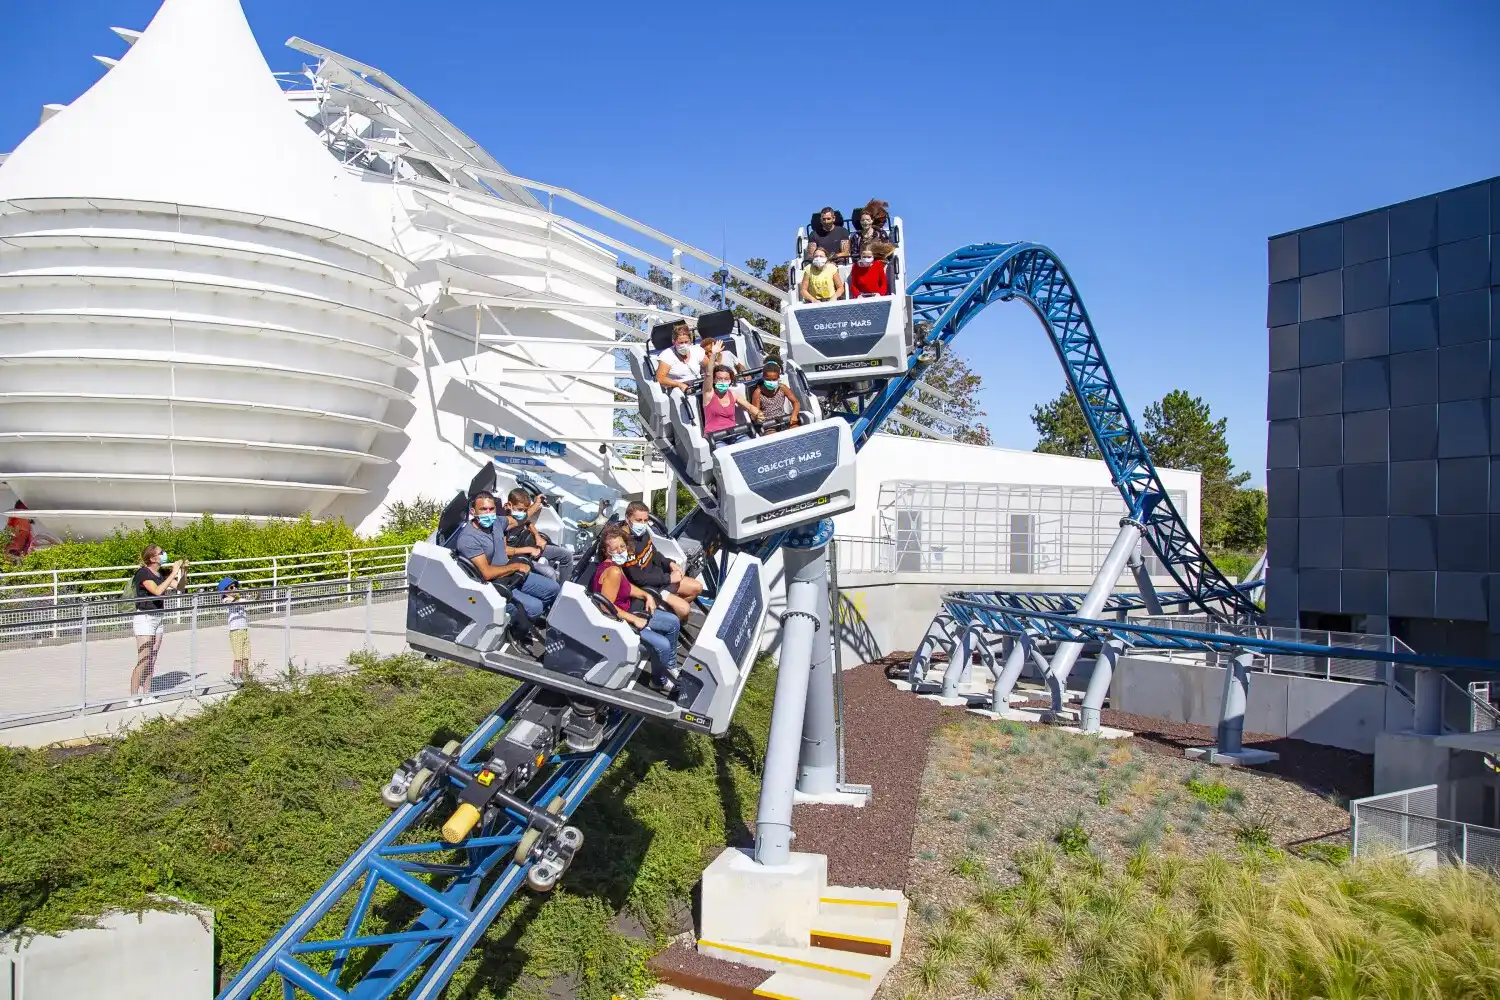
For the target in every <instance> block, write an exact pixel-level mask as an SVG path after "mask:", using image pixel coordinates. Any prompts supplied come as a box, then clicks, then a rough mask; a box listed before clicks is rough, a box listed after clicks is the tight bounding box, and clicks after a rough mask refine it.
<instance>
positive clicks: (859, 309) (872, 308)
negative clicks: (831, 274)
mask: <svg viewBox="0 0 1500 1000" xmlns="http://www.w3.org/2000/svg"><path fill="white" fill-rule="evenodd" d="M893 301H894V300H893V299H892V298H890V297H889V296H885V297H882V298H878V299H860V300H856V301H854V302H847V303H844V304H842V305H836V306H823V307H822V308H819V309H809V310H799V311H797V312H794V313H793V316H794V317H795V319H796V322H797V329H798V330H799V331H801V333H802V339H803V340H805V341H807V346H808V347H811V348H812V349H813V350H815V351H817V352H818V353H819V354H821V355H823V356H824V357H825V358H851V357H858V356H859V355H862V354H868V353H869V352H870V349H871V348H873V347H874V346H875V345H876V344H878V343H879V342H880V338H881V337H883V336H885V331H886V327H888V326H889V325H890V322H891V303H892V302H893Z"/></svg>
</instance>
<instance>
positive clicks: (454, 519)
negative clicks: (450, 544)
mask: <svg viewBox="0 0 1500 1000" xmlns="http://www.w3.org/2000/svg"><path fill="white" fill-rule="evenodd" d="M468 516H469V497H468V494H466V493H463V492H459V493H455V494H454V495H453V499H452V500H449V501H448V506H446V507H444V508H443V513H442V515H441V516H440V517H439V518H438V526H437V532H438V535H437V536H438V541H439V542H442V543H446V542H447V540H448V536H450V535H452V534H453V533H454V532H455V531H457V530H458V526H459V525H461V524H463V523H464V521H465V520H466V519H467V518H468Z"/></svg>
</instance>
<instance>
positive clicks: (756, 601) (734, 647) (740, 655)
mask: <svg viewBox="0 0 1500 1000" xmlns="http://www.w3.org/2000/svg"><path fill="white" fill-rule="evenodd" d="M765 610H766V609H765V605H764V602H763V601H762V600H761V596H760V565H759V564H756V565H752V566H750V567H749V568H748V569H747V570H746V571H745V575H744V576H743V577H741V578H740V585H739V587H738V588H737V589H736V590H735V592H734V596H733V597H731V598H730V599H729V610H728V611H727V612H725V614H724V620H723V621H721V622H719V627H718V628H717V629H715V630H714V636H715V637H716V638H718V640H719V641H720V642H722V643H723V644H724V648H726V649H728V650H729V655H730V656H731V657H732V658H733V659H734V662H735V663H736V664H739V665H740V666H743V665H744V663H745V654H746V653H747V652H748V651H749V649H750V643H751V641H752V640H753V639H754V638H755V629H756V626H758V625H759V624H760V620H761V618H762V617H763V616H764V614H765Z"/></svg>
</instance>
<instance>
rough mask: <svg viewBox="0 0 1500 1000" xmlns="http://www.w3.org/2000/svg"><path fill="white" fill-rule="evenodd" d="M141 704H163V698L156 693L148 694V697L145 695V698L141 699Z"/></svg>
mask: <svg viewBox="0 0 1500 1000" xmlns="http://www.w3.org/2000/svg"><path fill="white" fill-rule="evenodd" d="M141 704H142V705H160V704H161V699H160V698H158V697H157V696H156V695H154V694H152V695H147V696H146V697H144V698H142V699H141Z"/></svg>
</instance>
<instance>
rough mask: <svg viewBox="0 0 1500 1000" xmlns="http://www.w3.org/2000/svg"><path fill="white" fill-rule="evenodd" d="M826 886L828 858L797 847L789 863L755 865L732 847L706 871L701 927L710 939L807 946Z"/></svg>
mask: <svg viewBox="0 0 1500 1000" xmlns="http://www.w3.org/2000/svg"><path fill="white" fill-rule="evenodd" d="M827 887H828V859H827V858H826V857H824V856H823V855H821V854H802V853H799V852H796V851H793V852H792V854H791V857H790V858H789V860H788V862H787V864H784V865H777V866H767V865H760V864H756V862H755V859H754V857H753V856H752V855H751V854H750V852H749V851H746V850H742V849H740V848H733V847H731V848H729V849H727V850H725V851H724V852H723V853H722V854H720V855H719V856H718V857H717V858H715V859H714V861H713V864H711V865H709V866H708V869H707V870H706V871H705V872H704V873H703V907H702V910H703V928H702V934H701V935H700V936H701V937H702V938H703V939H704V940H708V941H727V942H734V943H736V944H752V945H754V944H764V945H780V946H783V947H789V948H806V947H807V944H808V941H809V940H810V939H811V938H810V935H811V934H812V931H813V923H814V920H815V918H816V917H817V915H818V900H819V899H820V898H821V896H822V895H823V890H824V889H826V888H827Z"/></svg>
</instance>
